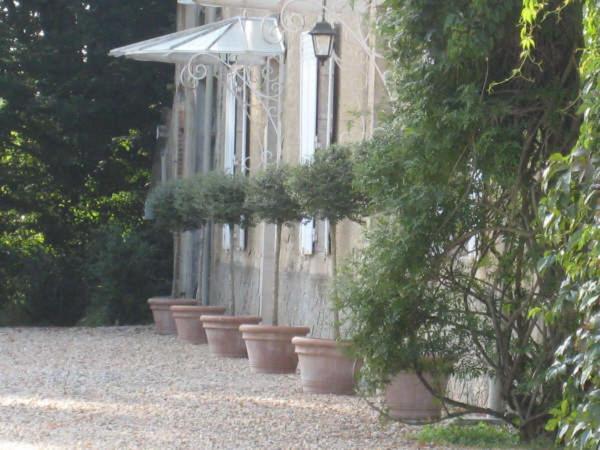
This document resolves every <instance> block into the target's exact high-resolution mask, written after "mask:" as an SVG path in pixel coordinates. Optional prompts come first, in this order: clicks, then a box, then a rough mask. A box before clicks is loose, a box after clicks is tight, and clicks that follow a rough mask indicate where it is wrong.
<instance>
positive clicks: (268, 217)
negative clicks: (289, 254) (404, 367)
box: [246, 165, 303, 325]
mask: <svg viewBox="0 0 600 450" xmlns="http://www.w3.org/2000/svg"><path fill="white" fill-rule="evenodd" d="M289 177H290V169H289V167H287V166H274V165H272V166H269V167H268V168H267V169H266V170H264V171H263V172H260V173H258V174H256V176H255V177H254V178H252V179H251V181H250V183H249V185H248V192H247V196H246V205H247V206H248V208H249V209H250V210H251V211H253V213H254V215H255V216H256V218H257V219H258V220H264V221H265V222H267V223H272V224H275V279H274V280H273V284H274V286H273V292H274V294H273V297H274V298H273V317H272V323H273V325H277V324H278V322H279V263H280V256H281V229H282V227H283V224H285V223H289V222H298V221H300V220H302V219H303V216H302V214H301V209H300V205H299V204H298V202H297V201H296V200H295V199H294V198H293V197H292V196H291V195H290V193H289V188H288V180H289Z"/></svg>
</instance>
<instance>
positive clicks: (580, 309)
mask: <svg viewBox="0 0 600 450" xmlns="http://www.w3.org/2000/svg"><path fill="white" fill-rule="evenodd" d="M586 5H587V8H586V11H585V12H586V17H585V28H584V29H585V37H586V47H585V50H584V54H583V59H582V63H581V69H582V74H583V89H582V97H583V105H582V110H583V111H584V122H583V125H582V128H581V135H580V137H579V141H578V143H577V145H576V146H575V147H574V149H573V151H572V152H571V154H570V155H567V156H562V155H560V154H555V155H552V156H551V157H550V159H549V164H548V167H547V168H546V169H545V171H544V184H545V186H546V189H547V191H546V192H547V195H546V197H545V199H544V201H543V202H542V204H541V206H540V210H539V214H540V221H541V222H542V223H543V226H544V234H543V235H542V236H540V237H539V240H540V241H541V242H543V243H544V244H545V245H546V246H547V249H548V250H547V251H546V253H545V254H544V257H543V258H541V259H540V262H539V267H540V270H545V271H549V270H561V271H562V273H563V274H564V276H563V279H562V282H561V285H560V289H559V290H558V294H557V296H556V298H555V301H554V303H553V304H552V305H550V307H549V308H546V309H544V310H541V311H540V313H543V318H544V319H545V320H546V323H548V324H550V325H551V324H554V323H556V322H564V321H565V320H569V321H570V322H571V323H573V327H572V333H571V334H570V335H569V336H568V337H566V339H565V340H564V341H563V342H562V344H561V345H560V347H559V348H558V349H557V351H556V355H555V356H556V359H555V362H554V364H553V365H552V367H551V368H550V370H549V371H548V378H549V379H550V380H559V381H561V382H562V393H563V398H562V399H561V401H560V402H557V404H556V406H555V408H553V410H552V414H553V418H552V419H551V420H550V421H549V422H548V425H547V427H548V429H550V430H556V431H557V432H558V438H559V439H560V440H561V441H563V442H564V443H566V444H567V445H568V446H569V448H577V449H597V448H598V447H600V301H599V299H600V264H599V261H600V221H599V219H600V151H599V149H600V146H599V139H598V138H599V136H600V133H599V132H600V128H599V127H598V123H599V121H600V81H599V75H600V52H599V50H598V49H599V48H600V47H599V45H598V44H599V43H600V36H599V35H598V30H599V26H600V16H599V12H600V11H599V9H598V5H597V4H596V3H595V2H586Z"/></svg>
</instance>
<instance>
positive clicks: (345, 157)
mask: <svg viewBox="0 0 600 450" xmlns="http://www.w3.org/2000/svg"><path fill="white" fill-rule="evenodd" d="M288 184H289V190H290V195H291V196H292V198H293V199H294V200H295V201H296V202H298V204H299V205H300V208H301V210H302V213H303V215H304V216H306V217H319V218H322V219H327V220H329V222H330V223H331V224H332V225H334V224H337V223H338V222H340V221H342V220H344V219H351V220H359V219H360V216H361V213H363V212H364V208H365V206H366V200H365V197H364V196H363V195H362V193H361V192H360V191H359V190H357V189H356V185H355V172H354V165H353V158H352V151H351V149H350V148H349V147H343V146H331V147H328V148H326V149H321V150H319V151H317V152H316V153H315V157H314V159H313V160H312V161H310V162H309V163H307V164H302V165H299V166H297V167H295V168H294V170H293V172H292V175H291V177H290V179H289V182H288Z"/></svg>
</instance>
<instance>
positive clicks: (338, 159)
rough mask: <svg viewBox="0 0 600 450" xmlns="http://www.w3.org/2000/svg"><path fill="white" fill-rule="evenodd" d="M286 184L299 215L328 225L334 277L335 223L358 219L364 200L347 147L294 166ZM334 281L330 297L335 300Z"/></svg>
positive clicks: (336, 318)
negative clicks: (299, 209)
mask: <svg viewBox="0 0 600 450" xmlns="http://www.w3.org/2000/svg"><path fill="white" fill-rule="evenodd" d="M289 186H290V189H291V193H292V197H293V198H294V199H296V201H297V202H298V203H299V204H300V207H301V210H302V213H303V216H305V217H319V218H321V219H326V220H328V221H329V224H330V227H331V231H330V233H331V274H332V278H333V279H334V280H335V278H336V276H337V224H338V223H339V222H340V221H342V220H344V219H351V220H360V213H361V211H362V210H363V207H364V206H365V199H364V197H363V195H362V194H361V192H360V191H358V190H357V189H356V188H355V186H354V170H353V163H352V154H351V150H350V149H349V148H348V147H341V146H332V147H329V148H327V149H323V150H319V151H318V152H316V154H315V158H314V160H313V161H311V162H310V163H308V164H303V165H300V166H298V167H296V168H295V170H294V172H293V174H292V176H291V177H290V181H289ZM335 299H336V292H335V283H334V288H333V293H332V300H333V301H335ZM333 313H334V316H333V320H334V327H333V328H334V335H335V338H336V339H339V338H340V320H339V313H338V310H337V309H336V308H333Z"/></svg>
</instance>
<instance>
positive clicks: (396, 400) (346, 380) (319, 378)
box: [149, 147, 440, 418]
mask: <svg viewBox="0 0 600 450" xmlns="http://www.w3.org/2000/svg"><path fill="white" fill-rule="evenodd" d="M353 178H354V175H353V168H352V159H351V153H350V150H349V149H347V148H344V147H331V148H329V149H327V150H323V151H320V152H318V153H317V155H316V157H315V159H314V161H312V162H311V163H309V164H305V165H301V166H297V167H293V168H292V167H288V166H282V165H279V166H271V167H269V168H267V169H266V170H264V171H262V172H259V173H258V174H256V176H254V177H251V178H249V177H246V176H240V175H229V174H224V173H211V174H206V175H198V176H195V177H191V178H186V179H179V180H175V181H172V182H170V183H166V184H163V185H161V186H159V187H158V188H157V189H155V190H154V191H153V192H152V194H151V196H150V207H151V208H152V210H153V213H154V217H155V220H156V222H157V224H158V225H159V226H162V227H164V228H167V229H169V230H171V231H184V230H189V229H196V228H199V227H200V226H202V225H204V224H205V223H206V222H208V221H213V222H214V223H217V224H223V225H224V226H228V227H229V228H230V230H231V231H233V227H234V226H235V225H239V226H242V227H245V226H249V225H250V224H252V223H253V222H254V221H265V222H267V223H270V224H274V225H275V230H276V238H275V267H274V272H275V276H274V286H273V292H274V304H273V308H272V311H273V315H272V317H271V318H270V320H271V323H272V325H261V324H260V322H261V320H262V319H261V318H260V317H258V316H240V315H235V313H236V301H235V279H234V277H235V273H234V265H233V251H230V257H231V261H230V298H231V302H230V306H229V309H230V312H231V315H224V313H225V308H224V307H216V306H201V305H198V304H197V303H196V301H195V300H190V299H175V298H164V297H163V298H153V299H150V300H149V303H150V307H151V308H152V311H153V315H154V319H155V323H156V329H157V331H158V332H159V333H161V334H172V333H175V332H177V334H178V335H179V337H180V338H181V339H182V340H184V341H187V342H192V343H205V342H207V343H208V345H209V349H210V351H211V353H213V354H215V355H218V356H222V357H246V356H247V357H248V358H249V362H250V367H251V368H252V370H253V371H255V372H262V373H294V372H296V368H297V365H298V362H299V363H300V376H301V381H302V386H303V390H304V391H305V392H310V393H333V394H352V393H353V392H354V387H355V379H356V374H357V372H358V370H359V369H360V365H361V363H360V360H359V359H357V358H355V357H353V356H350V354H349V351H348V350H349V343H347V342H344V341H341V339H340V337H341V332H340V320H339V316H338V312H337V309H336V308H335V307H334V305H333V303H335V299H336V291H335V283H333V284H332V289H331V294H330V297H331V301H332V310H333V312H334V316H333V329H334V337H335V339H320V338H314V337H306V335H307V334H308V333H309V332H310V328H309V327H304V326H290V325H281V324H279V262H280V254H281V235H282V228H283V226H285V225H286V224H290V223H297V222H298V221H301V220H304V219H307V218H313V217H318V218H321V219H325V220H328V221H329V224H330V230H331V231H330V233H331V234H330V242H331V257H330V262H331V274H332V278H333V279H335V277H336V271H337V242H336V240H337V233H336V227H337V224H338V223H339V222H340V221H342V220H345V219H351V220H360V216H361V213H363V212H364V208H365V204H366V202H365V200H364V198H363V196H362V195H361V194H360V193H359V192H357V190H356V189H355V186H354V183H353ZM415 380H416V381H417V383H416V382H415ZM386 401H387V403H388V406H389V407H390V413H391V415H392V416H395V417H397V418H410V417H408V416H414V418H423V417H425V416H427V417H432V416H436V415H439V413H440V407H439V404H437V403H436V402H435V399H434V398H433V396H432V395H431V394H430V393H429V392H428V391H427V390H426V389H425V387H424V386H422V383H420V381H419V380H418V379H417V378H416V377H415V376H412V377H408V378H407V374H406V373H401V374H399V376H398V377H396V379H394V380H393V382H392V383H390V385H389V388H388V389H387V392H386ZM394 405H396V406H394ZM407 408H408V410H407ZM411 410H412V412H411Z"/></svg>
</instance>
